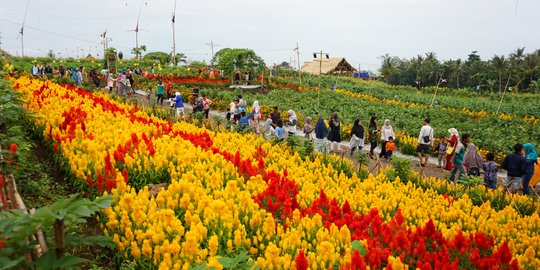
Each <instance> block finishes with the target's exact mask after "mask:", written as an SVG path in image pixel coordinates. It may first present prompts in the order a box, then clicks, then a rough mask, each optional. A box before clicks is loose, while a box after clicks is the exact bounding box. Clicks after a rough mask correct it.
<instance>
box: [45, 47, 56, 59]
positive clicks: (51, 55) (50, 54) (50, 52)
mask: <svg viewBox="0 0 540 270" xmlns="http://www.w3.org/2000/svg"><path fill="white" fill-rule="evenodd" d="M47 57H50V58H55V55H54V51H53V49H49V52H48V53H47Z"/></svg>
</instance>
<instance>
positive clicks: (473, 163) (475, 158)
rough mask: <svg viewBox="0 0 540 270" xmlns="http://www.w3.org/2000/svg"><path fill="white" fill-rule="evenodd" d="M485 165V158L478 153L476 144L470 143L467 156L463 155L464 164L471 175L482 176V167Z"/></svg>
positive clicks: (466, 152)
mask: <svg viewBox="0 0 540 270" xmlns="http://www.w3.org/2000/svg"><path fill="white" fill-rule="evenodd" d="M483 165H484V158H482V156H481V155H480V154H479V153H478V150H477V149H476V145H474V144H473V143H469V144H468V145H467V150H466V151H465V156H463V166H464V167H465V168H466V169H467V174H468V175H470V176H480V168H482V166H483Z"/></svg>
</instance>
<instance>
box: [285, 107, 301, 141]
mask: <svg viewBox="0 0 540 270" xmlns="http://www.w3.org/2000/svg"><path fill="white" fill-rule="evenodd" d="M288 113H289V119H288V120H287V127H288V131H289V136H294V134H295V133H296V124H298V120H297V119H296V113H294V111H293V110H289V111H288Z"/></svg>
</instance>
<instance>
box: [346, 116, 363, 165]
mask: <svg viewBox="0 0 540 270" xmlns="http://www.w3.org/2000/svg"><path fill="white" fill-rule="evenodd" d="M365 138H366V134H365V131H364V126H362V122H360V119H356V120H354V124H353V127H352V129H351V140H350V141H349V148H350V149H351V153H350V154H351V157H352V156H353V155H354V151H355V150H356V149H357V148H358V150H362V149H363V148H364V139H365Z"/></svg>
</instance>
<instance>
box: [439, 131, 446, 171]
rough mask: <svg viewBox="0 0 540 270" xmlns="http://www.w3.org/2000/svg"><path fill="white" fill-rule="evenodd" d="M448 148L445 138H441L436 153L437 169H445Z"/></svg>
mask: <svg viewBox="0 0 540 270" xmlns="http://www.w3.org/2000/svg"><path fill="white" fill-rule="evenodd" d="M447 148H448V142H447V139H446V137H444V136H441V137H440V138H439V144H438V145H437V152H439V158H438V162H439V163H438V165H437V168H441V167H446V149H447Z"/></svg>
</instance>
